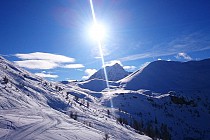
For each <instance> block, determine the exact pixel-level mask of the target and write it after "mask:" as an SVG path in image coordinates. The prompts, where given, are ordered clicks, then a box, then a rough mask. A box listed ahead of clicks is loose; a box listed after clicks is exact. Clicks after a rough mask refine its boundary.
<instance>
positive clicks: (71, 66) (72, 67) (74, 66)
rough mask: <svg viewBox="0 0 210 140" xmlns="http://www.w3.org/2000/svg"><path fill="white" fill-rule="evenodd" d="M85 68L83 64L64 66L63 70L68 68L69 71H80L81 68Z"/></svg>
mask: <svg viewBox="0 0 210 140" xmlns="http://www.w3.org/2000/svg"><path fill="white" fill-rule="evenodd" d="M84 67H85V66H84V65H82V64H68V65H65V66H63V68H68V69H79V68H84Z"/></svg>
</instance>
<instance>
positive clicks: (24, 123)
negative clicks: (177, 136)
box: [0, 57, 151, 140]
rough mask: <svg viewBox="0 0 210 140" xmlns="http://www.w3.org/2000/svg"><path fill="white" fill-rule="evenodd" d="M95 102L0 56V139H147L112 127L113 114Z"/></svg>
mask: <svg viewBox="0 0 210 140" xmlns="http://www.w3.org/2000/svg"><path fill="white" fill-rule="evenodd" d="M99 95H100V96H99ZM101 97H102V93H95V92H91V91H87V90H85V89H82V88H79V87H78V86H76V85H69V84H68V83H67V84H65V85H64V84H62V83H56V82H49V81H47V80H45V79H43V78H41V77H38V76H36V75H34V74H31V73H30V72H28V71H26V70H24V69H22V68H20V67H18V66H16V65H15V64H13V63H11V62H9V61H7V60H6V59H4V58H3V57H0V139H5V140H11V139H12V140H28V139H46V140H50V139H58V140H64V139H71V140H89V139H94V140H102V139H108V138H109V139H133V140H140V139H148V140H149V139H151V138H149V137H148V136H145V135H140V134H138V133H136V132H135V130H134V129H133V128H131V127H129V126H123V125H121V124H118V123H116V117H115V114H114V112H115V110H116V109H114V108H113V109H112V108H110V107H106V106H103V105H101V103H100V98H101ZM107 110H109V113H107V112H108V111H107Z"/></svg>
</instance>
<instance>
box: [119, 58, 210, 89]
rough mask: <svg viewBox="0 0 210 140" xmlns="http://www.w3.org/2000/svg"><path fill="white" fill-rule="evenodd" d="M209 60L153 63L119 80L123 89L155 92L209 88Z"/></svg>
mask: <svg viewBox="0 0 210 140" xmlns="http://www.w3.org/2000/svg"><path fill="white" fill-rule="evenodd" d="M209 71H210V59H205V60H201V61H189V62H175V61H155V62H152V63H150V64H149V65H148V66H146V67H145V68H143V69H141V70H138V71H136V72H134V73H133V74H131V75H129V76H128V77H126V78H124V79H122V80H120V83H121V84H122V85H123V86H124V87H125V89H130V90H139V89H147V90H151V91H155V92H168V91H171V90H200V89H209V88H210V82H209V81H210V73H209Z"/></svg>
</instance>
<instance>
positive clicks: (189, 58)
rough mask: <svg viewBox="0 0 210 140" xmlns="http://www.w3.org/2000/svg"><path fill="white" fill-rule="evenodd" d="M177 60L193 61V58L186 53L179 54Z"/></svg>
mask: <svg viewBox="0 0 210 140" xmlns="http://www.w3.org/2000/svg"><path fill="white" fill-rule="evenodd" d="M175 57H176V59H181V58H184V59H185V60H188V61H189V60H192V58H191V57H190V56H189V55H188V54H186V53H183V52H182V53H178V54H177V55H176V56H175Z"/></svg>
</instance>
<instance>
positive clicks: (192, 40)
mask: <svg viewBox="0 0 210 140" xmlns="http://www.w3.org/2000/svg"><path fill="white" fill-rule="evenodd" d="M209 44H210V39H209V38H208V36H206V35H205V34H202V33H193V34H188V35H182V36H179V37H177V38H176V39H173V40H171V41H168V42H164V43H161V44H157V45H153V47H151V48H150V49H147V50H145V51H144V52H142V53H139V54H134V55H129V56H126V57H122V58H119V59H118V60H120V61H121V62H124V61H132V60H138V59H144V58H152V57H161V56H168V55H174V54H178V53H180V52H194V51H203V50H208V49H210V45H209Z"/></svg>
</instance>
